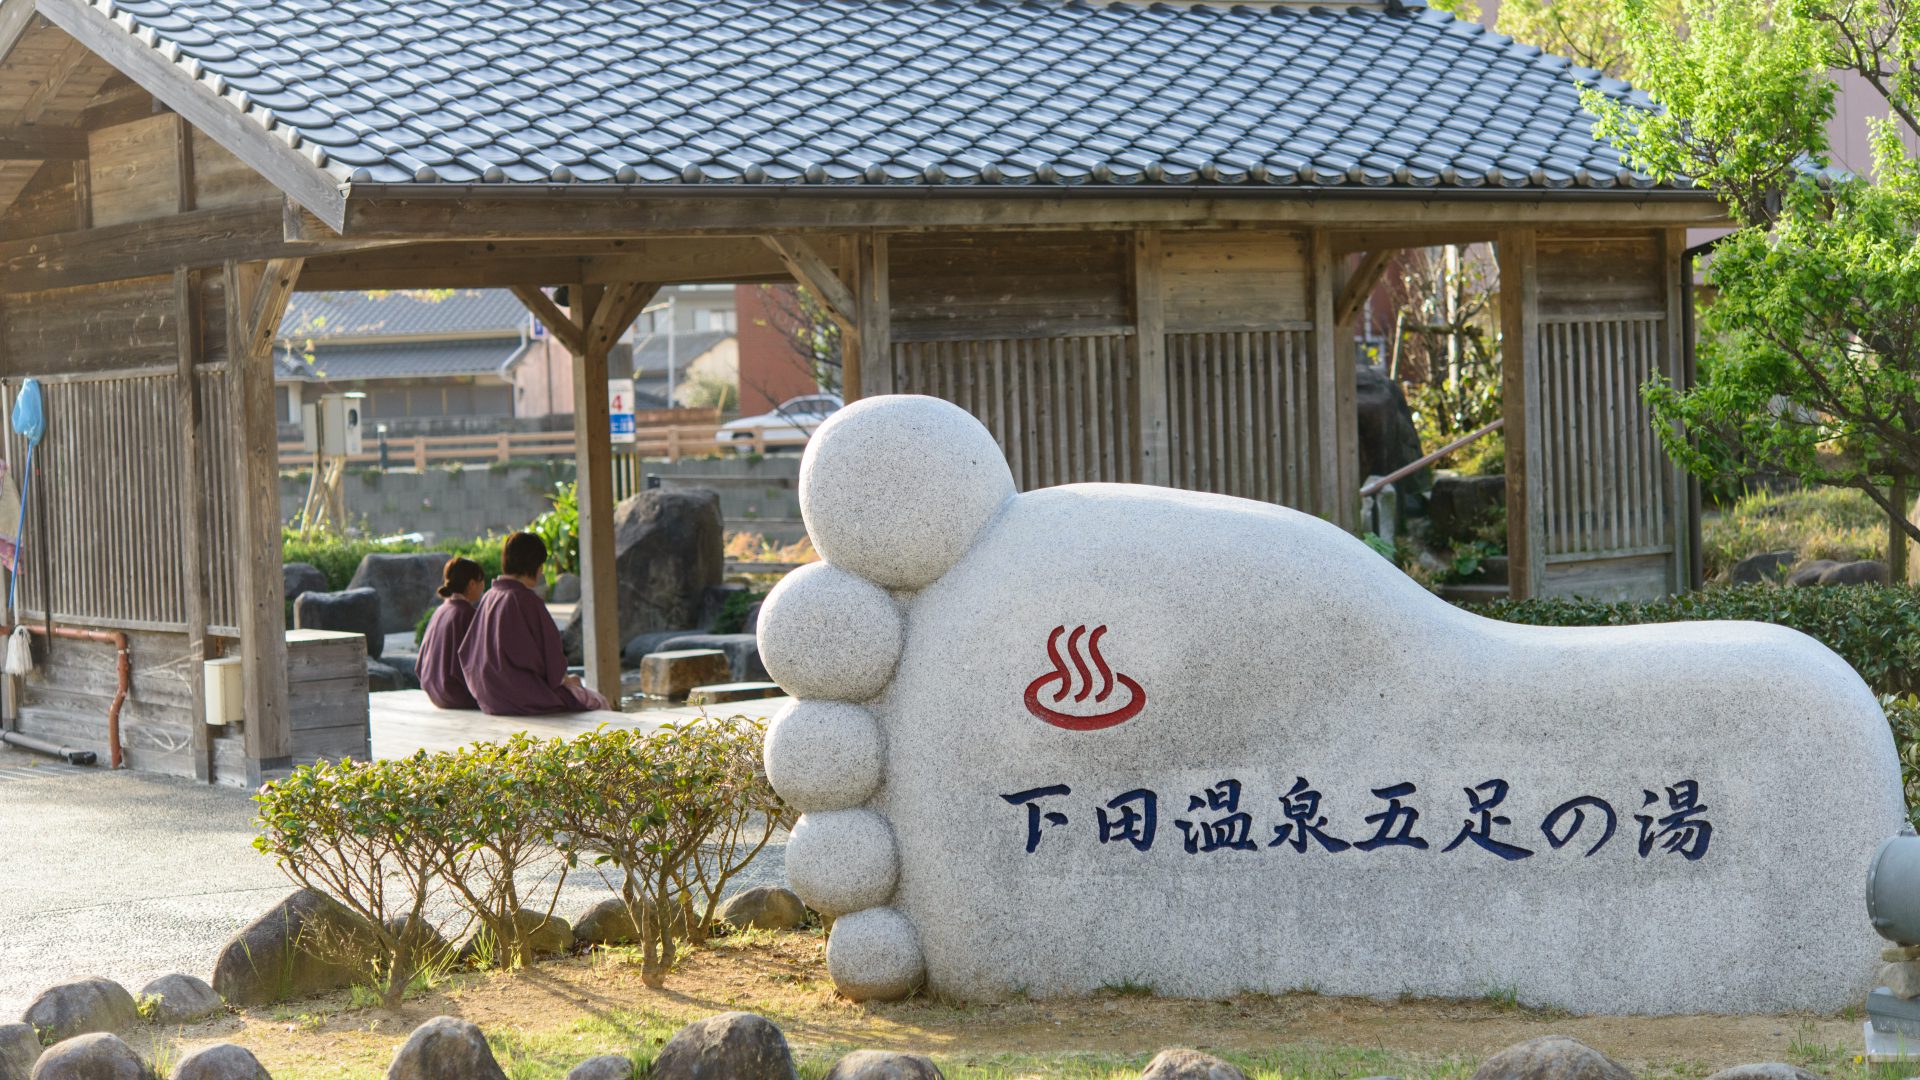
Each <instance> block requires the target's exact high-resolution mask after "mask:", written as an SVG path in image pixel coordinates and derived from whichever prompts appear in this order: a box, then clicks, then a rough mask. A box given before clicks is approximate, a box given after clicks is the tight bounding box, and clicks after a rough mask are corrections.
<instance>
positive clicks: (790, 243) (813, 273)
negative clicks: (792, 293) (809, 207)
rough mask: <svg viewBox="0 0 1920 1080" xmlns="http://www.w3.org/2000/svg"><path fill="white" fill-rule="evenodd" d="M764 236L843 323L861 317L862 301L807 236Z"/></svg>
mask: <svg viewBox="0 0 1920 1080" xmlns="http://www.w3.org/2000/svg"><path fill="white" fill-rule="evenodd" d="M760 239H761V241H762V242H764V243H765V244H766V245H767V248H768V249H769V250H771V251H772V252H773V253H774V254H775V255H778V256H779V257H780V262H781V263H782V264H784V265H785V266H786V268H787V272H788V273H790V274H792V275H793V279H794V280H795V281H798V282H799V283H800V284H802V285H805V286H806V287H807V289H808V291H810V292H812V293H813V295H815V296H817V297H819V298H820V302H821V303H823V304H825V305H827V310H828V311H829V312H830V313H832V315H833V317H834V318H835V319H837V320H839V322H840V324H841V325H842V326H852V325H854V324H855V323H857V322H858V321H859V318H860V316H859V305H858V304H856V303H855V302H854V299H853V290H852V289H849V288H847V286H846V285H845V284H844V283H843V282H841V280H840V279H839V278H838V277H837V276H835V274H834V272H833V267H831V266H829V265H827V260H825V259H823V258H821V257H820V253H819V252H818V251H815V250H814V247H813V245H812V244H810V243H808V242H807V240H806V239H805V238H804V237H799V236H794V235H791V234H785V235H779V236H763V237H761V238H760Z"/></svg>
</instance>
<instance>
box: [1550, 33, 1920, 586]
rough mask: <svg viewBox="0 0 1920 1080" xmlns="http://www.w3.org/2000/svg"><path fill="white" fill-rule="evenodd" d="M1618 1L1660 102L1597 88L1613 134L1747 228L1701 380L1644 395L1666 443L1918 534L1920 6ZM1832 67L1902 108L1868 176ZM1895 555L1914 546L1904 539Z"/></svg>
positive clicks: (1717, 280) (1719, 277)
mask: <svg viewBox="0 0 1920 1080" xmlns="http://www.w3.org/2000/svg"><path fill="white" fill-rule="evenodd" d="M1682 6H1683V8H1684V17H1685V21H1686V25H1687V27H1688V32H1687V33H1685V34H1684V35H1676V34H1675V33H1674V32H1673V31H1672V30H1671V29H1670V28H1669V27H1668V26H1667V25H1666V23H1665V21H1664V20H1663V19H1662V17H1661V15H1660V12H1659V8H1658V7H1657V6H1656V5H1655V4H1654V3H1653V0H1617V8H1616V12H1617V15H1618V18H1619V20H1620V23H1621V25H1622V27H1623V29H1624V33H1625V38H1624V40H1625V42H1626V46H1627V50H1628V52H1629V54H1630V55H1631V56H1632V58H1633V63H1634V66H1635V67H1636V69H1637V70H1638V71H1639V73H1640V75H1639V81H1640V84H1641V86H1642V88H1643V89H1645V90H1647V91H1648V92H1649V93H1650V94H1651V96H1652V97H1653V98H1654V100H1655V101H1656V102H1657V103H1658V105H1659V108H1646V107H1642V106H1640V105H1636V104H1634V103H1631V102H1622V101H1617V100H1614V99H1612V98H1609V97H1606V96H1604V95H1602V94H1600V93H1597V92H1594V91H1588V92H1587V94H1586V104H1587V107H1588V108H1589V109H1590V110H1592V111H1593V112H1595V113H1596V114H1597V115H1598V116H1599V117H1600V122H1599V124H1598V125H1597V131H1598V133H1599V134H1600V135H1601V136H1602V137H1604V138H1607V139H1610V140H1612V141H1613V142H1614V143H1616V144H1617V145H1618V146H1620V147H1621V148H1622V149H1623V151H1624V152H1625V153H1626V155H1627V156H1628V158H1629V159H1630V160H1631V161H1632V162H1633V163H1634V164H1636V165H1637V166H1639V167H1640V168H1642V169H1645V170H1646V171H1648V172H1650V173H1652V174H1654V175H1655V176H1657V177H1660V178H1661V179H1663V180H1678V179H1682V178H1688V179H1690V180H1691V181H1692V182H1693V183H1694V184H1697V185H1699V186H1701V187H1704V188H1708V189H1710V190H1712V191H1713V192H1715V193H1716V194H1717V195H1719V197H1720V199H1721V200H1722V202H1723V203H1724V204H1725V205H1726V207H1727V210H1728V212H1729V213H1730V214H1731V216H1732V217H1733V219H1734V221H1735V223H1736V224H1737V226H1738V228H1737V229H1736V230H1735V231H1734V232H1733V233H1732V234H1731V235H1730V236H1728V237H1726V238H1725V240H1724V241H1723V242H1722V243H1721V244H1720V245H1719V247H1718V248H1717V249H1716V251H1715V252H1714V255H1713V257H1712V261H1711V263H1710V264H1709V266H1708V269H1707V281H1708V283H1709V284H1710V285H1711V286H1713V287H1714V288H1715V289H1716V290H1717V294H1718V295H1717V297H1716V299H1715V300H1714V302H1713V303H1712V304H1711V305H1710V306H1709V307H1708V308H1707V309H1706V310H1705V312H1704V314H1703V316H1702V322H1701V344H1700V363H1699V367H1700V379H1699V385H1698V387H1697V388H1694V389H1685V390H1683V389H1681V388H1678V387H1675V386H1673V385H1671V384H1669V383H1665V382H1656V383H1655V384H1653V385H1651V386H1649V387H1648V388H1647V397H1648V400H1649V401H1650V402H1651V404H1652V405H1653V408H1654V411H1655V413H1656V415H1657V416H1658V417H1659V418H1660V419H1661V420H1662V421H1664V423H1662V424H1661V429H1660V434H1661V439H1662V441H1663V443H1664V444H1665V445H1666V447H1667V450H1668V452H1669V453H1671V454H1672V455H1673V456H1674V457H1675V459H1676V460H1678V461H1679V462H1680V463H1681V464H1682V465H1684V466H1685V467H1686V468H1687V469H1689V470H1690V471H1692V472H1693V473H1695V474H1696V475H1698V476H1700V477H1701V478H1702V480H1703V481H1707V482H1710V483H1712V482H1719V483H1725V482H1727V481H1729V480H1731V479H1737V478H1743V477H1747V476H1751V475H1752V474H1753V473H1754V472H1755V471H1767V470H1771V471H1779V472H1785V473H1789V474H1792V475H1795V476H1798V477H1800V478H1801V479H1802V480H1804V481H1805V482H1807V483H1811V484H1820V485H1830V486H1835V487H1845V488H1854V489H1857V490H1859V491H1862V492H1865V493H1866V494H1867V495H1868V497H1870V498H1871V499H1873V501H1874V502H1875V503H1877V504H1878V505H1879V506H1880V507H1881V509H1882V510H1884V511H1885V512H1886V513H1887V515H1888V517H1889V520H1890V521H1892V522H1893V523H1894V524H1895V526H1896V527H1897V528H1899V529H1901V530H1903V531H1904V532H1905V533H1906V534H1907V535H1908V536H1910V537H1913V538H1915V539H1920V529H1917V528H1916V527H1915V526H1914V525H1913V524H1912V523H1910V522H1909V521H1908V520H1907V515H1906V513H1905V512H1904V505H1903V504H1904V503H1905V502H1906V494H1905V493H1906V488H1907V483H1908V481H1909V479H1910V478H1911V477H1913V476H1915V475H1916V474H1920V393H1916V390H1920V384H1917V383H1916V376H1917V374H1920V245H1917V244H1916V236H1920V165H1917V163H1916V161H1915V159H1914V156H1913V154H1912V152H1911V151H1910V150H1909V149H1908V147H1907V146H1906V144H1905V143H1904V142H1903V141H1902V139H1901V132H1902V129H1903V128H1905V129H1907V130H1909V131H1910V130H1912V125H1913V121H1914V116H1915V115H1916V110H1920V10H1915V9H1910V8H1907V7H1906V6H1904V4H1900V3H1892V2H1889V3H1888V4H1887V5H1886V6H1879V5H1876V4H1872V3H1865V2H1861V0H1778V2H1774V0H1682ZM1834 71H1854V72H1857V73H1859V74H1860V75H1861V76H1862V77H1863V78H1864V79H1865V80H1866V82H1867V84H1868V85H1869V86H1870V87H1872V88H1873V90H1874V91H1876V92H1877V93H1878V94H1879V95H1880V97H1881V99H1882V101H1883V103H1884V104H1885V106H1886V111H1887V112H1888V113H1889V114H1891V115H1890V116H1889V118H1886V119H1882V120H1879V121H1874V122H1873V123H1872V128H1871V136H1872V144H1873V169H1872V174H1871V176H1855V175H1847V174H1841V173H1837V172H1835V171H1832V170H1829V169H1826V168H1825V166H1826V165H1827V156H1826V155H1827V142H1826V130H1827V122H1828V119H1829V118H1830V117H1831V115H1832V112H1833V102H1834V96H1835V92H1836V87H1835V82H1834V76H1833V74H1832V73H1833V72H1834ZM1894 548H1895V550H1894V552H1893V555H1894V562H1895V563H1896V565H1898V564H1899V563H1900V562H1901V561H1902V560H1901V558H1900V556H1901V554H1903V551H1904V545H1898V544H1897V545H1894Z"/></svg>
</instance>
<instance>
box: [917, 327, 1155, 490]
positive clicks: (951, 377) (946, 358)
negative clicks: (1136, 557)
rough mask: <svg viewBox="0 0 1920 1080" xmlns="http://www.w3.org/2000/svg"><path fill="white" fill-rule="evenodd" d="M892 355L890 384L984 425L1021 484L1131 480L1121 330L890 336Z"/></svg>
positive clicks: (1129, 386) (1129, 373) (1127, 348)
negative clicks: (953, 337)
mask: <svg viewBox="0 0 1920 1080" xmlns="http://www.w3.org/2000/svg"><path fill="white" fill-rule="evenodd" d="M893 362H894V386H895V387H896V388H897V389H898V390H899V392H900V393H903V394H927V395H930V396H933V397H938V398H945V399H946V400H948V401H951V402H953V403H954V404H956V405H958V406H960V407H961V408H963V409H965V410H967V411H968V412H970V413H972V414H973V415H974V416H975V417H976V418H978V419H979V421H980V422H981V423H982V424H985V425H986V426H987V430H988V431H991V432H993V437H994V439H995V440H996V441H998V442H999V444H1000V449H1001V450H1002V451H1004V452H1005V453H1006V455H1007V464H1008V465H1009V466H1011V467H1012V469H1013V480H1014V483H1015V484H1017V485H1018V486H1019V488H1020V490H1022V491H1031V490H1033V489H1034V488H1043V487H1052V486H1054V485H1056V484H1074V483H1083V482H1089V481H1117V482H1135V481H1138V480H1139V479H1140V470H1139V446H1140V433H1139V431H1138V429H1137V424H1136V422H1135V414H1134V410H1133V395H1134V349H1133V336H1132V335H1131V334H1118V333H1116V334H1094V335H1086V336H1081V337H1054V338H1007V339H1000V340H991V341H907V342H897V343H895V345H894V347H893Z"/></svg>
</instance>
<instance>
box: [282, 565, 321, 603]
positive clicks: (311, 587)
mask: <svg viewBox="0 0 1920 1080" xmlns="http://www.w3.org/2000/svg"><path fill="white" fill-rule="evenodd" d="M280 579H281V581H282V582H283V584H284V585H285V587H286V595H285V597H284V598H285V599H287V600H291V599H293V598H294V597H296V596H299V595H300V594H301V593H310V592H326V591H327V575H326V574H325V573H324V572H322V571H321V569H320V568H319V567H317V566H315V565H313V564H312V563H303V562H290V563H286V564H284V565H282V566H281V567H280Z"/></svg>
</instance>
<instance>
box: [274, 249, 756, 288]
mask: <svg viewBox="0 0 1920 1080" xmlns="http://www.w3.org/2000/svg"><path fill="white" fill-rule="evenodd" d="M788 280H790V277H789V275H788V273H787V270H786V268H785V267H783V266H782V265H781V263H780V260H779V259H777V258H775V257H774V255H773V253H772V252H771V251H769V250H767V248H766V246H765V245H764V244H762V243H761V242H760V241H758V240H756V239H754V238H753V237H750V236H739V237H733V236H712V237H697V238H696V237H686V236H669V237H658V238H654V237H649V238H647V239H644V240H626V239H602V240H563V241H557V242H553V243H545V242H540V241H532V242H525V241H500V242H486V241H482V242H478V243H463V242H459V241H453V242H442V243H431V242H429V243H410V244H392V243H387V244H385V245H384V246H378V247H375V248H372V249H367V250H361V251H356V252H352V253H348V254H340V255H331V256H328V257H326V258H321V259H315V260H313V261H311V262H309V263H308V264H307V270H306V273H305V274H303V275H302V276H301V279H300V282H301V284H300V287H301V288H302V289H310V290H313V291H319V292H324V291H327V290H333V289H382V288H394V289H400V288H419V287H420V286H421V284H422V283H423V282H431V283H432V284H433V285H434V286H435V287H436V288H462V289H486V288H506V287H508V286H512V285H519V284H524V283H526V282H529V281H567V282H576V281H577V282H585V283H587V284H589V285H617V284H619V283H621V282H623V281H672V282H675V283H678V284H692V283H695V282H726V283H728V284H734V283H747V282H762V281H766V282H783V281H788Z"/></svg>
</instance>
